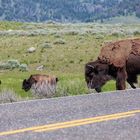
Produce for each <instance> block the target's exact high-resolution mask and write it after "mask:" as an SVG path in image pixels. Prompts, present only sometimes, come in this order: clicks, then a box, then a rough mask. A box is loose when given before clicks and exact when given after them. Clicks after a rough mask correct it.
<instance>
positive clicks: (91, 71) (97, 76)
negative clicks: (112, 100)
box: [85, 60, 111, 92]
mask: <svg viewBox="0 0 140 140" xmlns="http://www.w3.org/2000/svg"><path fill="white" fill-rule="evenodd" d="M108 72H109V66H108V65H107V64H103V63H100V62H99V61H98V60H96V61H94V62H89V63H87V64H86V65H85V80H86V82H87V86H88V88H90V89H95V90H96V91H97V92H101V87H102V86H103V85H104V84H105V83H106V82H107V81H108V80H110V79H111V76H109V75H108Z"/></svg>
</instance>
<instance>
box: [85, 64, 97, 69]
mask: <svg viewBox="0 0 140 140" xmlns="http://www.w3.org/2000/svg"><path fill="white" fill-rule="evenodd" d="M87 66H88V67H90V68H93V69H94V68H95V67H94V66H92V65H87Z"/></svg>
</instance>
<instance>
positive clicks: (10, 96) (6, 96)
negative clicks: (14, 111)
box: [0, 89, 21, 104]
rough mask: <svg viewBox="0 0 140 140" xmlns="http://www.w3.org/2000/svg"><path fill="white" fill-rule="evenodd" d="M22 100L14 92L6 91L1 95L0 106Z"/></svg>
mask: <svg viewBox="0 0 140 140" xmlns="http://www.w3.org/2000/svg"><path fill="white" fill-rule="evenodd" d="M20 100H21V98H20V97H19V96H17V94H16V93H15V92H14V91H13V90H7V89H4V90H2V91H1V93H0V104H2V103H12V102H17V101H20Z"/></svg>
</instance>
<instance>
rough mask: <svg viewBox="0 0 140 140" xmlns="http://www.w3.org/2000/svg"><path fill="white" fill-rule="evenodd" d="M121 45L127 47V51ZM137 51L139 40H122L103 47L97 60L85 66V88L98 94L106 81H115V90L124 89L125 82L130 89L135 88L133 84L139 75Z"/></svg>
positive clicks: (139, 59) (139, 62)
mask: <svg viewBox="0 0 140 140" xmlns="http://www.w3.org/2000/svg"><path fill="white" fill-rule="evenodd" d="M120 42H121V43H120ZM123 45H124V46H125V45H128V50H127V46H125V47H124V48H125V49H124V48H123ZM114 50H115V53H114ZM125 50H126V51H125ZM139 50H140V39H133V40H122V41H118V42H115V43H111V44H109V45H108V46H105V47H103V49H102V50H101V53H100V55H99V57H98V59H97V60H96V61H94V62H89V63H87V64H86V65H85V79H86V82H87V86H88V87H89V88H91V89H95V90H96V91H97V92H100V91H101V87H102V86H103V85H104V84H105V83H106V82H107V81H108V80H110V79H115V80H116V89H117V90H124V89H125V81H126V80H127V82H128V83H129V84H130V85H131V87H132V88H136V87H135V86H134V83H137V75H138V74H140V54H139ZM106 51H107V52H106ZM111 52H112V53H111ZM128 52H129V53H128ZM125 53H126V54H125ZM112 55H113V56H112Z"/></svg>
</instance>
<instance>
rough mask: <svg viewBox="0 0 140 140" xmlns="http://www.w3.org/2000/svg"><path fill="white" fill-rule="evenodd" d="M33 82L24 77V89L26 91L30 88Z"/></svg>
mask: <svg viewBox="0 0 140 140" xmlns="http://www.w3.org/2000/svg"><path fill="white" fill-rule="evenodd" d="M31 86H32V84H31V83H30V81H29V80H26V79H24V80H23V83H22V89H24V90H25V91H28V90H30V88H31Z"/></svg>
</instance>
